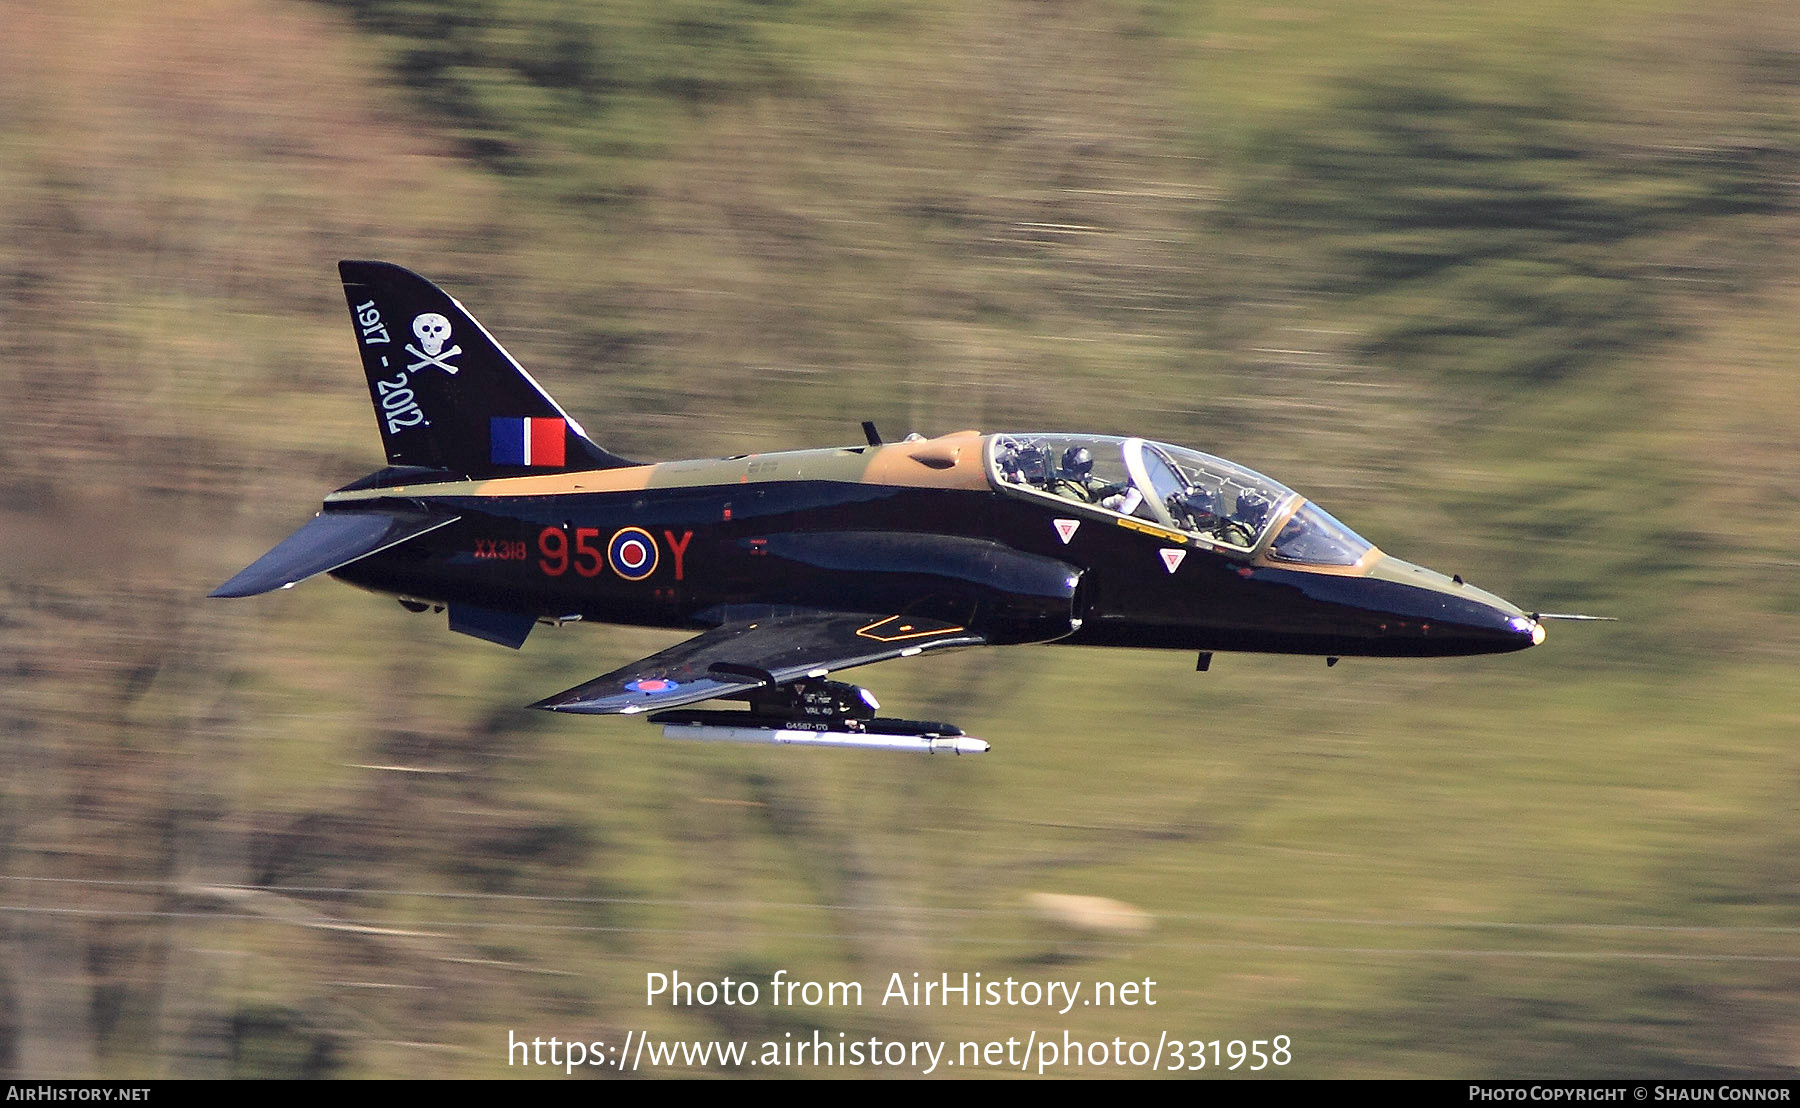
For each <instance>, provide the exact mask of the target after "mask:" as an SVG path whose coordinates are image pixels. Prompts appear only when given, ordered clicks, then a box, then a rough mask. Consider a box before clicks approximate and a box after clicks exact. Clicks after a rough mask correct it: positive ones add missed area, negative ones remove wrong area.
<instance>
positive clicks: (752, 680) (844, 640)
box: [532, 611, 987, 715]
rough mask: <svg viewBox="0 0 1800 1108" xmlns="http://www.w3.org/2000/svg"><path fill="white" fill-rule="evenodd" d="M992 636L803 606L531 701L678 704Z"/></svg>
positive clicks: (600, 711) (628, 710)
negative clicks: (798, 609)
mask: <svg viewBox="0 0 1800 1108" xmlns="http://www.w3.org/2000/svg"><path fill="white" fill-rule="evenodd" d="M986 642H987V637H986V636H984V635H982V634H980V633H979V632H976V631H970V630H968V629H967V628H963V627H957V626H955V625H953V624H949V623H944V622H941V621H939V620H930V619H914V618H912V617H910V616H907V617H902V616H897V615H896V616H883V615H873V614H867V613H856V612H818V611H802V612H793V613H791V614H787V615H777V616H770V617H768V618H764V619H755V620H742V621H738V622H731V623H726V624H724V625H723V626H720V627H715V628H714V629H712V630H711V631H708V632H706V633H705V634H702V635H697V636H695V637H694V638H691V639H689V640H687V641H686V642H683V643H677V644H676V645H675V646H672V647H670V648H669V649H667V650H665V651H662V652H661V653H659V654H652V655H651V656H650V657H648V658H645V659H643V660H642V661H637V662H633V663H632V664H631V665H628V666H626V667H624V668H623V669H616V670H614V671H613V672H611V673H608V674H606V675H605V676H603V677H596V678H594V679H593V680H592V681H589V682H587V683H586V684H584V685H578V686H576V687H575V688H573V689H570V690H568V691H567V692H561V693H558V694H556V695H555V696H552V697H548V698H546V699H544V700H540V701H538V702H537V703H536V704H533V705H532V707H533V708H544V709H548V710H549V711H553V712H579V713H583V714H589V715H611V714H620V715H633V714H636V713H638V712H646V711H652V710H654V709H658V708H674V707H678V706H680V705H683V704H693V703H695V702H697V701H701V700H710V699H713V698H715V697H721V696H731V695H733V694H734V693H741V692H747V691H749V690H751V689H757V688H762V687H764V686H768V685H784V684H787V683H788V682H790V681H797V680H799V679H800V678H803V677H822V676H824V675H825V674H826V673H830V672H833V671H836V670H840V669H849V668H850V667H851V666H863V665H868V664H869V663H870V662H882V661H886V660H887V659H889V658H904V657H910V656H911V655H914V654H918V653H921V652H923V651H926V650H934V649H941V648H944V647H953V646H980V645H982V644H984V643H986Z"/></svg>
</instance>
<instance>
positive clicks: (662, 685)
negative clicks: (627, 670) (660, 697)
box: [625, 677, 681, 693]
mask: <svg viewBox="0 0 1800 1108" xmlns="http://www.w3.org/2000/svg"><path fill="white" fill-rule="evenodd" d="M680 687H681V682H679V681H670V680H668V679H667V678H663V677H640V678H638V679H637V680H636V681H630V682H627V683H626V685H625V689H626V691H627V692H641V693H659V692H673V691H674V690H676V689H679V688H680Z"/></svg>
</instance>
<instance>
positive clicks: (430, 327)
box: [406, 312, 463, 377]
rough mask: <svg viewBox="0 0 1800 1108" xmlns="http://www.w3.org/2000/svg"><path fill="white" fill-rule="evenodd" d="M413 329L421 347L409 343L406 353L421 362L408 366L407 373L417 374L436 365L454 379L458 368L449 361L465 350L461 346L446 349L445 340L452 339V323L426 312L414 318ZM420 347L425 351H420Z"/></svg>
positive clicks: (433, 313) (434, 313)
mask: <svg viewBox="0 0 1800 1108" xmlns="http://www.w3.org/2000/svg"><path fill="white" fill-rule="evenodd" d="M412 329H413V334H415V335H417V336H419V346H414V345H413V344H412V343H410V342H409V343H407V344H406V352H407V353H408V354H411V355H412V356H413V357H415V358H417V359H419V360H418V361H416V362H413V363H412V364H410V365H408V366H407V367H406V370H407V372H408V373H417V372H418V371H419V370H421V369H424V368H425V367H426V366H428V365H434V366H437V367H438V368H439V369H441V370H443V371H444V372H445V373H448V374H450V375H451V376H453V377H454V376H455V375H456V370H457V367H456V366H453V365H451V364H450V361H449V359H451V358H454V357H456V356H457V355H458V354H461V353H462V352H463V349H462V347H460V346H452V347H451V348H450V349H448V350H445V349H444V340H445V339H447V338H449V337H450V321H449V320H448V319H445V318H444V317H443V316H441V315H439V314H437V313H436V312H426V313H425V314H423V315H419V316H414V317H413V322H412ZM420 346H422V347H424V349H423V350H421V349H419V347H420Z"/></svg>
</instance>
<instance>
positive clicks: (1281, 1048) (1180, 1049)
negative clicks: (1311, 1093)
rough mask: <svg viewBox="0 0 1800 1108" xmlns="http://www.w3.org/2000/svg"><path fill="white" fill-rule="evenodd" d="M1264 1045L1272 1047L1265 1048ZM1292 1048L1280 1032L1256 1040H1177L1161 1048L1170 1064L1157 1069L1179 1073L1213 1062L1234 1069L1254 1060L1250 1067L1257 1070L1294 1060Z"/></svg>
mask: <svg viewBox="0 0 1800 1108" xmlns="http://www.w3.org/2000/svg"><path fill="white" fill-rule="evenodd" d="M1265 1047H1268V1048H1269V1049H1267V1050H1265V1049H1264V1048H1265ZM1292 1047H1293V1040H1292V1039H1290V1038H1288V1037H1287V1036H1286V1035H1277V1036H1275V1037H1274V1038H1273V1039H1253V1040H1251V1041H1250V1042H1248V1043H1246V1042H1244V1040H1242V1039H1213V1040H1211V1041H1210V1042H1202V1041H1201V1040H1199V1039H1192V1040H1189V1041H1187V1042H1182V1041H1181V1040H1180V1039H1177V1040H1175V1041H1174V1042H1167V1043H1165V1044H1164V1045H1163V1046H1162V1047H1161V1048H1160V1050H1161V1051H1162V1054H1161V1057H1162V1058H1164V1059H1166V1060H1167V1064H1166V1065H1159V1066H1157V1067H1156V1068H1157V1069H1167V1070H1171V1071H1174V1072H1179V1071H1181V1070H1203V1069H1205V1068H1206V1067H1207V1066H1208V1065H1211V1066H1212V1067H1213V1068H1214V1069H1225V1070H1235V1069H1237V1068H1238V1067H1239V1066H1242V1065H1243V1064H1244V1063H1245V1062H1248V1061H1251V1060H1252V1059H1254V1060H1255V1064H1254V1065H1252V1066H1250V1067H1249V1068H1250V1071H1251V1072H1252V1073H1254V1072H1255V1071H1257V1070H1261V1069H1267V1068H1268V1067H1269V1066H1285V1065H1287V1064H1288V1063H1289V1062H1291V1061H1293V1060H1294V1052H1293V1049H1292ZM1209 1052H1210V1054H1211V1055H1212V1057H1211V1060H1210V1061H1208V1058H1207V1055H1208V1053H1209Z"/></svg>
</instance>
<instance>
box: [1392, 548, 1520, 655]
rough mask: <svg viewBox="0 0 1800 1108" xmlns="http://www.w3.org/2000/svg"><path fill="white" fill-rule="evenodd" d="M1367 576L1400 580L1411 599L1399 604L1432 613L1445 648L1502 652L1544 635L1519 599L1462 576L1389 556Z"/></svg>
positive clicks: (1434, 633) (1433, 632)
mask: <svg viewBox="0 0 1800 1108" xmlns="http://www.w3.org/2000/svg"><path fill="white" fill-rule="evenodd" d="M1370 576H1371V577H1373V578H1375V579H1377V580H1380V581H1385V582H1389V583H1391V584H1393V585H1401V586H1404V587H1405V589H1406V590H1407V595H1408V597H1409V599H1407V600H1406V601H1405V603H1403V604H1401V605H1399V606H1400V607H1403V608H1405V609H1406V612H1407V613H1408V614H1410V613H1412V612H1427V611H1429V612H1431V613H1432V618H1433V623H1432V627H1431V631H1430V636H1431V637H1434V638H1436V639H1437V641H1438V643H1440V644H1441V645H1442V646H1443V648H1444V652H1445V653H1468V654H1486V653H1500V652H1505V651H1510V650H1524V649H1526V648H1528V647H1533V646H1536V645H1538V644H1539V643H1541V642H1543V641H1544V628H1543V625H1542V624H1540V623H1539V622H1538V621H1537V620H1535V619H1532V618H1531V617H1530V616H1529V615H1527V614H1526V613H1525V612H1524V611H1522V610H1521V609H1520V608H1519V606H1518V605H1516V604H1513V603H1511V602H1510V601H1508V600H1506V599H1504V598H1503V597H1499V596H1496V595H1494V594H1493V593H1491V592H1487V591H1485V590H1483V589H1478V588H1476V587H1475V586H1474V585H1470V584H1467V583H1465V582H1463V581H1462V580H1461V579H1460V578H1456V577H1446V576H1444V575H1443V574H1441V573H1438V572H1436V571H1435V570H1430V569H1426V568H1425V567H1424V566H1419V565H1414V564H1413V563H1411V562H1406V561H1402V560H1400V559H1399V558H1393V557H1388V558H1384V559H1382V560H1381V561H1380V562H1379V563H1377V564H1376V565H1375V566H1374V567H1373V568H1372V570H1371V573H1370Z"/></svg>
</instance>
